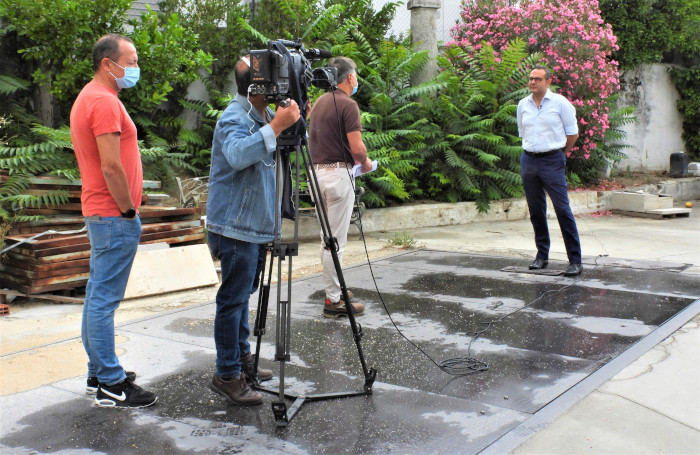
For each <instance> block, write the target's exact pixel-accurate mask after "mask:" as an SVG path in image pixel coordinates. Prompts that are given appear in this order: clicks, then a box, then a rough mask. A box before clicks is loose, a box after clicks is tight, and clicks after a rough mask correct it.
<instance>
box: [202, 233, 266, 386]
mask: <svg viewBox="0 0 700 455" xmlns="http://www.w3.org/2000/svg"><path fill="white" fill-rule="evenodd" d="M207 243H208V244H209V250H210V251H211V253H212V256H214V257H215V258H217V259H219V260H220V261H221V286H220V287H219V291H218V292H217V293H216V316H215V318H214V341H215V344H216V374H218V375H219V376H221V377H223V378H231V377H238V376H239V375H240V372H241V356H243V355H246V354H248V353H249V352H250V344H249V343H248V336H249V335H250V327H249V325H248V299H249V298H250V294H251V293H252V292H254V291H255V288H254V287H253V283H254V281H255V275H256V271H257V270H258V269H259V257H260V251H261V249H260V245H258V244H257V243H248V242H244V241H242V240H236V239H232V238H229V237H225V236H223V235H219V234H216V233H214V232H211V231H210V232H208V233H207Z"/></svg>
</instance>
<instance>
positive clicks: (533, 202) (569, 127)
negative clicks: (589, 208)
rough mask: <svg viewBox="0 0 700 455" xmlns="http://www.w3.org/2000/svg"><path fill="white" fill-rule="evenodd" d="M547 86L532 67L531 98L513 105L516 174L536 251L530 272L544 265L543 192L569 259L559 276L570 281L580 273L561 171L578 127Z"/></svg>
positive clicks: (539, 69) (546, 78)
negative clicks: (519, 143)
mask: <svg viewBox="0 0 700 455" xmlns="http://www.w3.org/2000/svg"><path fill="white" fill-rule="evenodd" d="M551 83H552V76H551V74H550V72H549V70H548V69H547V68H545V67H544V66H536V67H535V68H534V69H533V70H532V71H531V72H530V81H529V84H528V88H529V89H530V92H531V94H530V96H528V97H526V98H523V99H522V100H520V102H519V103H518V112H517V118H518V132H519V134H520V137H521V138H522V139H523V154H522V155H521V156H520V174H521V176H522V179H523V188H524V190H525V197H526V199H527V205H528V208H529V210H530V221H531V222H532V227H533V229H534V231H535V244H536V246H537V256H535V260H534V262H533V263H532V264H530V269H533V270H534V269H544V268H546V267H547V265H548V261H549V246H550V240H549V229H548V227H547V198H546V195H545V192H546V193H547V194H549V198H550V199H551V200H552V205H554V211H555V213H556V215H557V220H558V221H559V228H560V229H561V234H562V237H563V238H564V245H565V246H566V254H567V256H568V258H569V266H568V267H567V269H566V271H565V272H564V275H566V276H575V275H579V274H580V273H581V272H582V271H583V266H582V265H581V242H580V241H579V237H578V229H577V228H576V220H575V219H574V215H573V213H572V212H571V207H570V206H569V195H568V193H567V187H566V174H565V170H566V154H567V153H568V152H569V150H571V148H572V147H573V146H574V143H575V142H576V139H578V124H577V123H576V109H575V108H574V106H572V105H571V103H570V102H569V100H567V99H566V98H564V97H563V96H561V95H558V94H556V93H552V92H551V91H550V90H549V86H550V84H551Z"/></svg>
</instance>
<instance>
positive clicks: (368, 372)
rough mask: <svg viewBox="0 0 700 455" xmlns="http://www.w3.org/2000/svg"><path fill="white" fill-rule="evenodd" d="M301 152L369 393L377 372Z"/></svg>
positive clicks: (306, 156) (312, 173)
mask: <svg viewBox="0 0 700 455" xmlns="http://www.w3.org/2000/svg"><path fill="white" fill-rule="evenodd" d="M300 150H301V152H302V158H303V160H304V165H305V167H306V171H307V175H308V177H309V189H310V191H311V196H312V198H313V200H314V201H315V202H316V213H317V214H318V219H319V222H320V223H321V230H322V232H323V238H324V242H325V243H326V248H328V249H329V250H330V253H331V257H332V258H333V267H334V268H335V272H336V274H337V276H338V282H339V283H340V290H341V292H342V295H343V300H344V301H345V302H346V305H345V309H346V312H347V316H348V320H349V321H350V327H351V328H352V333H353V339H354V340H355V345H356V347H357V353H358V355H359V357H360V363H361V365H362V371H363V372H364V375H365V391H366V392H368V393H369V392H370V391H371V388H372V384H373V383H374V379H375V378H376V375H377V371H376V370H375V369H374V368H368V367H367V362H366V361H365V357H364V354H363V352H362V344H361V340H362V336H363V334H362V328H361V326H360V325H359V324H357V322H356V321H355V314H354V313H353V309H352V305H351V304H350V298H349V296H348V290H347V287H346V286H345V278H344V277H343V271H342V268H341V265H340V259H339V257H338V243H337V239H336V238H335V237H333V233H332V232H331V227H330V223H329V220H328V212H327V211H326V205H325V203H324V201H323V198H322V197H321V191H320V187H319V184H318V178H317V177H316V170H315V169H314V167H313V163H312V161H311V157H310V156H309V152H308V149H306V148H305V147H301V148H300Z"/></svg>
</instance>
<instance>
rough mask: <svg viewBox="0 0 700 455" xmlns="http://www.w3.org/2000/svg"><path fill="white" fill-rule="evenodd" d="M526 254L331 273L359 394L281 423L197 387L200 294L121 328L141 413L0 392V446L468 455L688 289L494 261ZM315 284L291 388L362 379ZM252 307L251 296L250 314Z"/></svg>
mask: <svg viewBox="0 0 700 455" xmlns="http://www.w3.org/2000/svg"><path fill="white" fill-rule="evenodd" d="M528 262H529V261H526V260H523V259H514V258H503V257H495V256H485V255H470V254H461V253H447V252H442V251H430V250H418V251H412V252H408V253H404V254H399V255H396V256H393V257H390V258H385V259H382V260H378V261H375V262H373V263H372V266H371V268H370V267H369V266H367V265H364V266H358V267H351V268H348V269H346V270H345V271H344V276H345V279H346V282H347V283H348V284H349V286H350V288H351V289H352V290H353V293H354V295H355V299H356V300H361V301H362V302H363V303H365V304H366V307H367V309H366V314H365V315H362V316H360V317H358V318H357V321H358V323H360V325H361V327H362V331H363V333H364V337H363V340H362V347H363V351H364V356H365V359H366V362H367V364H368V366H369V367H372V368H376V369H377V370H378V375H377V380H376V382H375V383H374V386H373V393H372V394H371V395H363V396H359V397H352V398H344V399H334V400H326V401H317V402H312V403H308V404H305V405H304V406H303V407H302V408H301V410H300V411H299V412H298V414H296V416H295V417H294V419H293V420H292V421H291V423H290V424H289V425H288V426H287V427H283V428H280V427H278V426H277V425H276V423H275V419H274V417H273V414H272V411H271V408H270V403H271V402H272V401H275V400H276V399H277V397H276V396H275V395H272V394H268V393H265V394H264V404H263V405H262V406H258V407H253V408H242V407H237V406H232V405H229V404H227V403H226V402H225V401H224V400H222V399H221V397H219V396H218V395H216V394H214V393H213V392H211V391H210V390H209V389H208V387H207V385H208V383H209V381H210V379H211V375H212V372H213V364H214V359H215V348H214V342H213V318H214V312H215V305H214V304H213V303H210V304H204V305H198V306H193V307H188V308H186V309H182V310H177V311H171V312H169V313H165V314H163V313H160V314H158V315H156V316H154V317H148V318H144V319H142V320H139V321H133V322H130V323H127V324H123V325H121V326H119V328H118V334H119V335H120V336H121V337H124V338H125V339H126V341H125V342H124V343H122V344H120V347H123V349H124V351H125V352H124V354H123V355H121V356H120V359H121V361H122V364H124V365H125V366H127V367H129V368H134V369H136V371H137V373H138V374H139V379H138V380H137V382H138V383H139V384H142V385H146V386H147V387H148V388H149V389H151V390H153V391H154V392H156V393H157V394H158V395H159V400H158V403H157V404H156V405H155V406H153V407H151V408H146V409H143V410H110V409H100V408H97V407H95V406H94V404H93V403H92V399H91V398H89V397H87V396H86V395H85V394H84V378H83V377H76V378H74V379H70V380H65V381H60V382H58V383H55V384H53V385H50V386H45V387H42V388H40V389H35V390H32V391H29V392H23V393H20V394H15V395H9V396H4V397H1V398H0V406H2V408H3V410H5V409H14V410H16V411H15V412H13V413H8V412H5V411H3V422H2V427H3V433H2V436H1V437H0V449H2V450H3V453H5V452H4V451H7V453H19V454H25V453H26V454H29V453H80V454H83V453H119V454H121V453H138V454H148V453H153V454H160V453H173V454H178V453H202V454H229V453H299V454H316V453H319V454H322V453H328V454H336V453H338V454H339V453H353V454H365V453H401V454H408V453H443V454H444V453H447V454H452V453H454V454H457V453H478V452H479V451H481V450H483V449H485V448H488V447H489V446H490V445H491V444H492V443H493V442H494V441H497V440H498V439H499V438H501V437H502V436H503V435H505V434H507V433H508V432H511V431H514V429H517V428H518V426H519V425H521V424H523V422H525V421H527V420H528V419H529V418H531V417H532V416H534V415H536V414H537V413H538V412H539V411H540V410H542V408H543V407H545V406H547V405H549V404H551V403H553V402H556V400H557V399H558V398H560V397H562V396H564V395H566V394H567V393H570V392H569V391H570V390H571V389H572V388H573V387H575V386H576V385H577V384H578V383H579V382H581V381H582V380H584V379H585V378H587V377H589V376H590V375H592V374H593V373H594V372H596V371H597V370H599V369H600V368H601V367H603V366H605V365H606V364H609V363H610V362H612V361H614V360H615V359H616V358H617V357H618V356H620V355H621V354H622V353H623V352H625V351H626V350H628V349H629V348H630V347H631V346H633V345H635V344H636V343H638V342H640V340H644V339H645V337H650V336H652V335H653V334H654V333H655V331H656V330H657V329H658V328H659V327H660V326H661V325H662V324H664V323H665V322H666V321H668V320H669V319H670V318H672V317H674V315H676V314H678V313H679V312H681V311H683V310H684V309H685V308H687V307H689V305H691V304H693V302H694V301H696V300H697V299H698V298H699V297H700V283H699V282H698V280H697V276H692V275H684V274H683V273H680V271H681V270H682V269H683V267H678V266H674V267H670V266H669V267H665V266H664V264H663V263H659V264H648V265H645V264H640V263H635V264H633V265H634V267H632V266H630V264H624V266H613V265H611V264H610V263H607V264H604V263H601V262H602V261H598V260H597V259H596V258H587V259H586V271H585V274H584V275H583V276H582V277H576V278H568V277H563V276H544V275H534V274H528V273H514V272H504V271H502V269H503V268H504V267H506V266H513V265H515V266H519V267H526V266H527V264H528ZM596 263H597V264H596ZM550 267H551V268H557V267H559V268H562V269H563V268H564V267H565V264H563V263H562V264H556V263H551V264H550ZM640 267H641V268H640ZM375 281H376V283H377V286H376V287H377V288H378V289H379V291H380V292H377V289H375V286H374V282H375ZM320 289H321V277H320V276H314V277H310V278H306V279H303V280H298V281H295V282H294V284H293V286H292V299H291V301H292V321H291V346H290V351H291V352H290V361H289V362H287V363H286V369H285V391H286V392H287V393H289V394H292V395H308V394H316V393H332V392H342V391H353V390H361V389H362V386H363V383H364V377H363V371H362V368H361V364H360V361H359V357H358V353H357V350H356V347H355V343H354V341H353V339H352V333H351V331H350V327H349V325H348V322H347V320H345V319H339V320H329V319H325V318H323V317H321V311H322V305H321V304H322V300H323V293H322V292H321V291H320ZM285 292H286V288H285ZM275 295H276V294H275V292H274V290H273V293H272V298H271V301H270V308H269V310H268V319H267V329H268V330H267V333H266V334H265V335H264V337H263V338H262V340H261V363H262V365H263V366H264V367H266V368H272V369H273V371H275V378H274V379H273V380H272V381H270V382H268V383H266V385H267V386H268V388H271V389H274V390H276V389H277V387H278V384H279V382H278V377H277V375H278V371H279V368H278V363H276V362H273V361H272V360H271V359H273V358H274V353H275V333H274V327H275V319H276V316H277V308H276V298H275ZM256 306H257V295H253V296H252V297H251V310H252V315H251V317H252V318H254V316H255V312H256ZM387 313H388V314H387ZM253 320H254V319H253ZM252 324H253V322H252V321H251V327H252ZM397 329H398V330H397ZM399 330H400V331H401V333H402V334H403V335H402V334H401V333H399ZM477 332H479V334H478V336H475V334H476V333H477ZM407 339H408V340H410V341H408V340H407ZM255 342H256V340H255V339H254V338H252V339H251V343H252V344H253V348H255ZM466 358H472V359H475V360H477V361H479V362H484V363H485V364H487V365H488V370H487V371H483V372H479V373H474V374H470V375H466V376H451V375H449V374H447V373H445V372H443V371H442V370H441V369H440V368H439V367H438V366H437V364H440V363H441V362H444V361H450V360H451V359H466ZM288 404H290V405H291V401H290V402H288Z"/></svg>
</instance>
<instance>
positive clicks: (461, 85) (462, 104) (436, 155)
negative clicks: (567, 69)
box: [419, 39, 541, 212]
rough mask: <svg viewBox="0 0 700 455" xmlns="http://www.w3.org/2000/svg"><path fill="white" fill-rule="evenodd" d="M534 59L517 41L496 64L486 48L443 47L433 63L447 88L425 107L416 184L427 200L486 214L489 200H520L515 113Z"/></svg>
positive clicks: (506, 48)
mask: <svg viewBox="0 0 700 455" xmlns="http://www.w3.org/2000/svg"><path fill="white" fill-rule="evenodd" d="M472 55H473V56H472ZM540 57H541V55H540V54H533V55H528V54H527V52H526V44H525V42H524V41H522V40H520V39H518V40H515V41H513V42H511V43H509V44H508V45H506V47H504V48H503V49H501V52H500V55H499V56H498V57H497V56H496V54H495V52H494V50H493V48H492V47H491V46H488V45H485V46H483V47H482V48H481V49H480V50H479V51H477V52H475V53H471V52H465V51H463V50H462V49H460V48H459V47H458V46H450V47H449V48H448V49H447V50H446V53H445V54H444V55H442V56H440V57H439V58H438V62H439V64H440V66H441V68H442V69H443V71H442V73H441V74H440V75H439V76H438V78H439V80H441V81H443V82H444V83H445V85H446V88H445V89H444V90H443V91H441V92H440V93H439V95H438V96H437V97H434V98H431V99H428V100H426V103H425V109H426V115H427V117H428V119H429V122H430V125H429V127H428V128H426V130H428V131H429V134H425V137H426V139H425V142H426V146H425V149H424V150H423V151H422V153H421V156H422V158H423V161H424V165H423V166H422V167H421V171H420V177H419V181H420V182H421V184H423V185H425V193H426V194H427V195H428V196H429V197H430V198H432V199H437V200H443V201H449V202H456V201H465V200H470V201H476V204H477V208H478V209H479V211H481V212H486V211H488V209H489V205H490V201H492V200H496V199H501V198H506V197H519V196H521V195H522V183H521V179H520V164H519V157H520V154H521V152H522V148H521V145H520V144H521V141H520V138H519V137H518V125H517V121H516V117H515V113H516V110H517V105H518V101H519V100H520V99H521V98H523V97H525V96H527V94H528V92H527V89H524V88H523V87H524V86H526V80H527V76H528V73H529V69H530V68H531V67H532V66H533V65H534V64H535V63H536V62H537V60H538V59H539V58H540Z"/></svg>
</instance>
